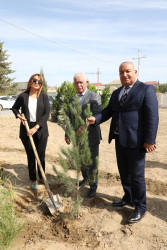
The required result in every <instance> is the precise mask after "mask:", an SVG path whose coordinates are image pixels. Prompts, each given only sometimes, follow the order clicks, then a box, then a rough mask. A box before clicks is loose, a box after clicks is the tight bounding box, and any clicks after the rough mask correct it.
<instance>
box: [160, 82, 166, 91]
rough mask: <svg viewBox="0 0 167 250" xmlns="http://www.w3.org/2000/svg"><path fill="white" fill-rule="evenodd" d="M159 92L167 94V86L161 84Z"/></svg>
mask: <svg viewBox="0 0 167 250" xmlns="http://www.w3.org/2000/svg"><path fill="white" fill-rule="evenodd" d="M159 92H160V93H165V92H166V93H167V84H165V83H164V84H160V85H159Z"/></svg>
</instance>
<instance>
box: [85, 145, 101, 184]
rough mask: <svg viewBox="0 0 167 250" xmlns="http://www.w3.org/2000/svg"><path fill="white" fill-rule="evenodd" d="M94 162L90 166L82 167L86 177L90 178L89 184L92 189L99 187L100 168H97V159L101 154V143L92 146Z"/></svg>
mask: <svg viewBox="0 0 167 250" xmlns="http://www.w3.org/2000/svg"><path fill="white" fill-rule="evenodd" d="M90 152H91V158H92V164H91V165H90V166H88V167H84V166H83V167H82V168H81V172H82V176H83V178H84V179H90V180H89V185H90V188H92V189H97V186H98V180H97V176H98V169H97V159H96V157H98V156H99V144H96V145H93V146H90ZM95 169H97V172H96V173H95V174H93V172H94V170H95Z"/></svg>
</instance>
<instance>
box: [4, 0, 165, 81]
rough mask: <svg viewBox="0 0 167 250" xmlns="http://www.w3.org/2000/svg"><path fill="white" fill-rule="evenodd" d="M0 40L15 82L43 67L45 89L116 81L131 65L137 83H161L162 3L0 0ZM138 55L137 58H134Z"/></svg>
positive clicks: (141, 0) (149, 0)
mask: <svg viewBox="0 0 167 250" xmlns="http://www.w3.org/2000/svg"><path fill="white" fill-rule="evenodd" d="M0 6H1V8H0V42H4V45H3V49H4V50H7V54H8V55H9V58H8V61H9V62H12V64H11V68H12V69H13V70H15V73H13V74H12V75H11V77H14V78H15V81H16V82H25V81H28V80H29V78H30V76H31V75H32V74H34V73H39V72H40V69H41V68H42V69H43V72H44V76H45V79H46V81H47V84H48V85H49V86H60V85H61V84H62V83H63V82H64V81H70V82H72V81H73V76H74V74H75V73H77V72H83V73H85V74H86V76H87V78H88V80H89V81H90V83H97V82H98V73H97V72H98V71H99V72H100V73H99V82H101V83H103V84H108V83H109V82H111V81H113V80H118V79H119V65H120V64H121V63H122V62H124V61H132V62H133V63H134V64H135V67H136V68H137V69H139V75H138V78H139V80H141V81H143V82H146V81H159V82H160V83H167V68H166V67H167V66H166V65H167V63H166V61H167V14H166V13H167V1H166V0H159V1H157V0H126V1H125V0H84V1H83V0H82V1H81V0H5V1H4V0H0ZM138 57H140V60H138Z"/></svg>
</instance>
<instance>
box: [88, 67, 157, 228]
mask: <svg viewBox="0 0 167 250" xmlns="http://www.w3.org/2000/svg"><path fill="white" fill-rule="evenodd" d="M119 74H120V80H121V83H122V87H120V88H118V89H117V90H115V91H114V92H113V94H112V95H111V98H110V102H109V105H108V106H107V107H106V108H105V109H104V110H102V112H100V113H99V114H96V115H95V116H92V117H90V118H88V121H89V123H90V124H94V123H96V124H100V123H102V122H105V121H106V120H108V119H109V118H110V117H112V121H111V125H110V133H109V143H110V142H111V140H112V139H115V148H116V157H117V164H118V169H119V173H120V177H121V183H122V186H123V190H124V196H123V197H122V199H121V200H120V201H116V202H113V205H114V206H115V207H124V206H125V205H130V206H135V210H134V211H133V213H132V215H131V216H130V217H129V219H128V223H134V222H138V221H140V220H141V219H142V217H143V216H144V214H145V212H146V210H147V208H146V186H145V173H144V172H145V153H150V152H152V151H154V150H155V139H156V133H157V128H158V103H157V98H156V94H155V90H154V87H153V86H149V85H146V84H144V83H143V82H140V81H139V80H137V70H136V69H135V66H134V64H133V63H132V62H123V63H122V64H121V65H120V67H119Z"/></svg>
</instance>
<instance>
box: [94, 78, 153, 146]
mask: <svg viewBox="0 0 167 250" xmlns="http://www.w3.org/2000/svg"><path fill="white" fill-rule="evenodd" d="M121 88H122V87H120V88H118V89H117V90H115V91H114V92H113V94H112V95H111V98H110V102H109V104H108V106H107V107H106V108H105V109H104V110H102V112H101V113H99V114H97V115H95V118H96V124H100V123H102V122H104V121H106V120H108V119H109V118H110V117H112V121H111V124H110V132H109V143H110V142H111V140H112V139H113V138H114V129H115V122H116V121H117V120H119V141H120V144H121V145H122V146H123V147H128V148H141V147H142V145H143V143H144V142H146V143H150V144H154V143H155V138H156V133H157V128H158V103H157V98H156V94H155V90H154V87H153V86H149V85H146V84H144V83H142V82H140V81H138V80H137V81H136V83H135V84H134V86H133V87H132V89H131V90H130V91H129V93H128V95H127V98H126V100H125V103H124V104H123V106H122V107H121V106H120V102H119V93H120V91H121Z"/></svg>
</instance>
